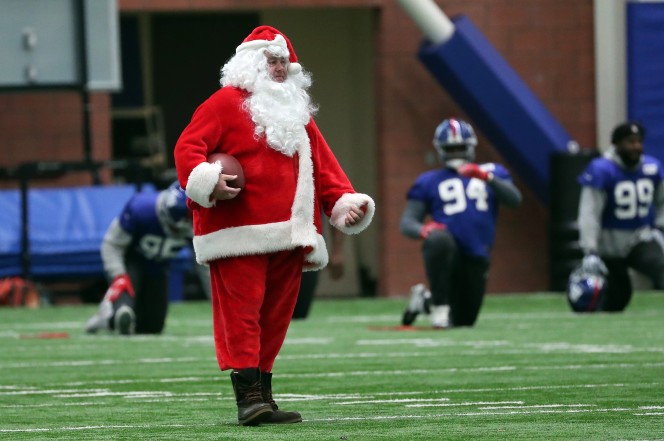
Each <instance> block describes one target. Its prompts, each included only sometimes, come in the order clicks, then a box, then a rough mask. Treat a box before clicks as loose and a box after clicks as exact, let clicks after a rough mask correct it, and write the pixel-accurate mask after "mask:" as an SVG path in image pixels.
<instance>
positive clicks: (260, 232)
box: [187, 127, 328, 270]
mask: <svg viewBox="0 0 664 441" xmlns="http://www.w3.org/2000/svg"><path fill="white" fill-rule="evenodd" d="M297 136H299V137H300V142H299V144H298V158H299V174H298V179H297V186H296V188H295V198H294V201H293V206H292V207H291V218H290V220H288V221H284V222H275V223H271V224H262V225H244V226H240V227H233V228H226V229H223V230H218V231H214V232H212V233H208V234H205V235H202V236H196V237H194V250H195V251H196V260H197V261H198V262H199V263H205V262H209V261H211V260H215V259H219V258H222V257H230V256H242V255H249V254H261V253H270V252H275V251H281V250H291V249H295V248H296V247H312V248H313V250H312V251H311V252H310V253H309V254H308V255H307V256H306V268H307V270H313V269H320V268H323V267H325V265H327V262H328V254H327V248H326V246H325V240H324V239H323V237H322V236H321V235H320V234H319V233H318V232H317V231H316V226H315V225H314V178H313V172H314V164H313V161H312V159H311V145H310V144H309V137H308V136H307V133H306V131H305V130H304V127H302V131H301V132H298V135H297ZM202 165H203V164H201V165H199V166H198V167H200V166H202ZM208 165H210V164H208ZM198 167H196V168H198ZM192 175H193V172H192ZM190 182H191V181H190ZM215 183H216V181H215ZM212 188H214V186H212ZM187 190H189V183H188V184H187ZM211 192H212V190H210V193H211ZM210 193H208V194H207V196H208V197H209V194H210ZM190 197H191V196H190ZM192 199H194V198H192ZM194 200H195V199H194ZM196 202H198V201H196ZM201 205H202V204H201Z"/></svg>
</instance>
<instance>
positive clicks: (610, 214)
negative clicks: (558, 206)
mask: <svg viewBox="0 0 664 441" xmlns="http://www.w3.org/2000/svg"><path fill="white" fill-rule="evenodd" d="M642 158H643V159H642V161H641V164H640V165H639V166H638V167H637V168H635V169H632V170H627V169H625V168H623V167H621V166H620V165H619V164H617V163H616V162H614V161H612V160H611V159H609V158H607V157H601V158H596V159H593V160H592V161H591V162H590V164H589V165H588V167H587V168H586V169H585V170H584V171H583V173H581V175H580V176H579V178H578V180H579V184H581V185H582V186H587V187H591V188H594V189H597V190H600V191H603V192H604V193H605V194H606V204H605V205H604V211H603V212H602V228H603V229H616V230H636V229H638V228H641V227H644V226H654V224H655V207H654V205H653V201H654V197H655V190H656V189H657V188H658V187H659V185H660V183H661V182H662V179H663V178H664V174H663V173H662V164H661V163H660V162H659V160H658V159H656V158H654V157H652V156H648V155H643V156H642Z"/></svg>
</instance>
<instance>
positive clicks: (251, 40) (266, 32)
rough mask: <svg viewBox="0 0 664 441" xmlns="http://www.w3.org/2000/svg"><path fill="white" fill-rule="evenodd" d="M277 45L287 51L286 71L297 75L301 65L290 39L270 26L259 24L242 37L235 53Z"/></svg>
mask: <svg viewBox="0 0 664 441" xmlns="http://www.w3.org/2000/svg"><path fill="white" fill-rule="evenodd" d="M272 44H274V45H277V46H280V47H282V48H284V49H286V50H287V51H288V61H289V62H290V63H289V64H288V73H289V74H292V75H297V74H298V73H300V72H301V71H302V66H301V65H300V63H298V62H297V55H295V50H294V49H293V45H292V44H291V42H290V40H289V39H288V38H287V37H286V36H285V35H284V34H282V33H281V32H279V31H278V30H277V29H275V28H273V27H272V26H259V27H257V28H256V29H254V30H253V31H251V34H249V36H248V37H247V38H245V39H244V41H243V42H242V44H240V45H239V46H238V47H237V48H236V49H235V53H236V54H238V53H240V52H242V51H244V50H255V49H260V48H264V47H268V46H269V45H272Z"/></svg>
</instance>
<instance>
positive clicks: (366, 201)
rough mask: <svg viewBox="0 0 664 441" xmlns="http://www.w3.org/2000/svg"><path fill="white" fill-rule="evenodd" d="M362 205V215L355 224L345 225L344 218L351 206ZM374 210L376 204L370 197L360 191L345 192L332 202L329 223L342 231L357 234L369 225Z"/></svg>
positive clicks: (358, 206) (357, 206)
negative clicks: (364, 208)
mask: <svg viewBox="0 0 664 441" xmlns="http://www.w3.org/2000/svg"><path fill="white" fill-rule="evenodd" d="M364 205H366V213H365V214H364V217H363V218H362V219H361V220H360V221H359V222H358V223H356V224H355V225H350V226H346V223H345V220H344V219H345V217H346V214H348V212H349V211H350V209H351V207H356V208H360V207H362V206H364ZM375 211H376V204H375V203H374V201H373V199H371V197H369V196H367V195H366V194H362V193H346V194H344V195H343V196H341V197H340V198H339V200H337V202H336V203H335V204H334V208H332V216H330V224H332V226H334V227H335V228H336V229H338V230H339V231H341V232H343V233H346V234H357V233H359V232H361V231H364V229H365V228H367V227H368V226H369V224H370V223H371V220H372V219H373V215H374V212H375Z"/></svg>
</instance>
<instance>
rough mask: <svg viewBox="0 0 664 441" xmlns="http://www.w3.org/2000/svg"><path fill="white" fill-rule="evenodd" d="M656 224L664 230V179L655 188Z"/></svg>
mask: <svg viewBox="0 0 664 441" xmlns="http://www.w3.org/2000/svg"><path fill="white" fill-rule="evenodd" d="M654 202H655V226H656V227H657V228H659V229H660V230H664V181H662V182H660V183H659V185H658V186H657V188H656V189H655V198H654Z"/></svg>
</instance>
